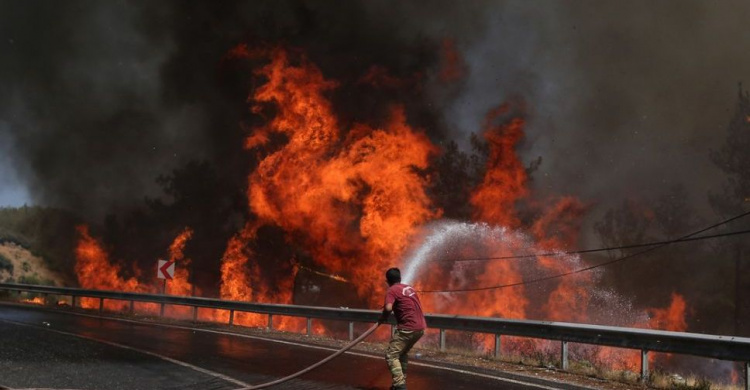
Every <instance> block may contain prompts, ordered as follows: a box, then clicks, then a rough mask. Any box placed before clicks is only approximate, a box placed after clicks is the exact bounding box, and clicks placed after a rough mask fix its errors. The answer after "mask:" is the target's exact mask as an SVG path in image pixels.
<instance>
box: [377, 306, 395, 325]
mask: <svg viewBox="0 0 750 390" xmlns="http://www.w3.org/2000/svg"><path fill="white" fill-rule="evenodd" d="M391 311H393V304H392V303H388V304H386V305H385V306H383V315H381V316H380V318H378V323H379V324H385V323H386V322H388V317H390V315H391Z"/></svg>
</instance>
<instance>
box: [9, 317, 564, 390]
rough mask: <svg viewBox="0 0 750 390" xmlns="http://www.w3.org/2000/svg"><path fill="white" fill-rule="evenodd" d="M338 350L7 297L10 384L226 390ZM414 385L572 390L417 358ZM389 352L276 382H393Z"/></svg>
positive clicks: (351, 385) (379, 385) (337, 385)
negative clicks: (116, 317)
mask: <svg viewBox="0 0 750 390" xmlns="http://www.w3.org/2000/svg"><path fill="white" fill-rule="evenodd" d="M331 353H332V352H330V351H327V350H323V349H319V348H311V347H309V346H303V345H295V344H290V343H281V342H276V341H271V340H263V339H257V338H247V337H241V336H237V335H231V334H221V333H210V332H202V331H199V330H197V331H196V330H191V329H176V328H168V327H162V326H154V325H149V324H141V323H133V322H123V321H118V320H114V319H102V318H91V317H84V316H79V315H75V314H72V313H65V312H60V311H49V310H43V309H39V308H35V307H21V306H16V305H7V304H0V389H2V388H3V387H5V388H12V389H22V388H45V389H112V390H117V389H185V390H189V389H196V390H198V389H201V390H212V389H215V390H223V389H227V390H228V389H240V388H242V387H245V386H248V385H251V384H257V383H263V382H267V381H270V380H273V379H277V378H280V377H283V376H286V375H288V374H291V373H293V372H296V371H298V370H300V369H303V368H305V367H307V366H309V365H311V364H313V363H315V362H317V361H319V360H321V359H323V358H325V357H326V356H328V355H330V354H331ZM408 381H409V383H408V385H409V389H411V390H422V389H425V390H426V389H430V390H432V389H537V390H538V389H557V388H560V389H564V388H567V387H558V386H556V385H552V386H550V385H549V384H546V385H545V384H539V383H537V384H534V383H528V384H522V383H518V380H517V378H516V380H514V379H494V378H491V377H489V376H487V375H481V374H480V375H477V374H470V373H460V372H457V371H455V370H446V369H440V368H434V367H427V366H421V365H418V364H412V365H410V367H409V379H408ZM389 386H390V376H389V373H388V371H387V369H386V366H385V361H384V360H383V359H381V358H373V357H368V356H360V355H353V354H345V355H343V356H341V357H339V358H337V359H335V360H334V361H332V362H330V363H329V364H327V365H325V366H323V367H321V368H319V369H317V370H315V371H313V372H311V373H309V374H306V375H305V376H303V377H302V378H301V379H295V380H292V381H290V382H287V383H285V384H283V385H280V386H277V387H274V389H388V388H389Z"/></svg>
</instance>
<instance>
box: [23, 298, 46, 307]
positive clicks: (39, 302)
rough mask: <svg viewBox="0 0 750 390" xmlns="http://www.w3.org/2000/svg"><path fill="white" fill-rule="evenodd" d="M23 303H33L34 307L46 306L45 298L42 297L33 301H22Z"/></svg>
mask: <svg viewBox="0 0 750 390" xmlns="http://www.w3.org/2000/svg"><path fill="white" fill-rule="evenodd" d="M21 302H23V303H31V304H33V305H44V304H45V302H44V298H42V297H34V298H32V299H21Z"/></svg>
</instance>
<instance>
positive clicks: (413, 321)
mask: <svg viewBox="0 0 750 390" xmlns="http://www.w3.org/2000/svg"><path fill="white" fill-rule="evenodd" d="M389 303H392V304H393V314H394V315H395V316H396V322H397V323H398V328H399V329H403V330H423V329H425V328H427V322H426V321H425V319H424V314H423V313H422V303H421V302H419V297H418V296H417V292H416V291H414V289H413V288H412V287H411V286H408V285H406V284H403V283H396V284H394V285H393V286H390V287H388V291H387V292H386V293H385V304H386V305H387V304H389Z"/></svg>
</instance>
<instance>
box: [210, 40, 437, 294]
mask: <svg viewBox="0 0 750 390" xmlns="http://www.w3.org/2000/svg"><path fill="white" fill-rule="evenodd" d="M270 57H271V58H270V59H271V61H270V63H269V64H268V65H266V66H265V67H263V68H262V69H261V70H260V72H259V73H260V74H261V75H263V76H265V77H266V78H267V80H268V81H267V83H266V84H264V85H263V86H261V87H260V88H258V89H257V90H256V91H255V93H254V95H253V96H251V98H250V101H251V102H253V109H254V110H255V111H256V112H261V111H262V109H263V107H264V106H263V105H272V106H273V107H274V108H275V109H276V116H275V117H274V118H273V119H272V120H271V121H270V122H269V123H268V124H267V125H266V126H264V127H262V128H259V129H256V130H255V133H254V135H252V136H251V137H249V138H248V140H247V143H246V146H247V147H248V148H254V147H260V146H263V145H265V144H266V142H267V141H268V139H269V135H270V134H272V133H281V134H284V135H285V136H286V137H287V138H288V142H287V143H286V144H285V145H283V147H281V148H280V149H278V150H276V151H274V152H272V153H270V154H268V155H267V156H266V157H265V158H264V159H263V160H262V161H261V162H260V164H259V165H258V168H257V169H256V170H255V171H254V172H253V173H252V174H251V175H250V177H249V186H248V188H249V190H248V201H249V206H250V209H251V210H252V211H253V212H254V213H255V214H256V215H257V216H258V218H259V223H260V224H273V225H276V226H279V227H281V228H283V229H284V231H286V232H287V233H288V234H289V235H290V236H293V237H294V238H295V239H297V240H299V242H300V243H301V244H302V245H303V246H304V248H305V249H307V250H308V251H309V253H310V254H311V255H312V258H313V259H314V261H315V262H316V263H317V264H318V265H320V266H321V267H323V268H325V269H326V270H327V271H329V272H330V273H334V274H341V275H344V277H345V278H347V279H350V280H351V281H352V283H353V286H354V287H355V288H356V291H357V292H358V293H359V294H360V295H361V296H368V297H369V296H370V295H371V294H372V292H373V291H381V290H382V289H383V286H382V277H379V275H380V274H381V273H382V270H383V269H386V268H388V266H392V265H395V264H396V261H397V260H398V258H399V255H400V254H401V253H402V252H403V251H404V249H405V248H406V247H407V245H408V243H409V239H410V237H411V236H412V234H414V232H415V231H416V229H417V228H418V226H420V225H421V224H422V223H424V222H425V221H427V220H429V219H431V218H434V217H435V216H437V215H439V213H438V212H437V211H436V210H434V209H433V208H432V207H431V202H430V199H429V198H428V196H427V194H426V191H425V187H426V185H427V180H426V179H424V178H423V177H422V176H420V175H419V173H418V169H425V168H427V166H428V162H429V157H430V156H431V155H432V154H433V153H436V151H437V149H436V148H435V147H434V146H432V144H431V143H430V142H429V140H428V139H427V137H426V136H425V135H424V134H423V133H422V132H420V131H416V130H414V129H412V128H411V127H410V126H409V125H407V124H406V118H405V114H404V112H403V110H402V109H401V108H399V107H397V106H394V108H393V110H392V113H391V116H390V118H389V119H388V120H387V122H386V123H385V124H384V125H383V126H380V127H370V126H368V125H363V124H359V125H355V126H354V128H353V129H350V131H348V132H347V136H346V137H342V136H341V134H342V131H341V129H340V124H339V123H338V120H337V118H336V116H335V115H334V113H333V109H332V107H331V103H330V102H329V100H328V99H327V98H326V97H325V93H326V91H328V90H330V89H332V88H335V87H336V83H334V82H332V81H328V80H326V79H325V78H324V77H323V75H322V73H321V72H320V70H319V69H318V68H317V67H315V66H314V65H313V64H311V63H310V62H309V61H308V60H307V59H305V58H304V57H302V58H299V59H297V61H295V63H296V65H292V64H291V61H290V59H289V55H288V53H287V52H286V51H284V50H280V49H278V50H274V51H272V52H271V54H270ZM252 236H253V235H252V234H239V235H238V236H237V237H235V238H234V239H233V240H232V242H230V245H229V247H230V248H228V249H227V255H228V256H227V255H225V261H224V264H225V265H224V266H222V271H223V272H222V275H223V276H222V278H223V279H222V280H223V281H224V283H226V284H229V285H230V286H235V285H236V284H238V283H236V282H235V281H234V280H233V279H235V278H244V279H245V280H244V281H241V282H240V283H239V284H240V285H244V286H252V289H256V290H257V289H259V288H260V289H263V288H264V286H263V281H261V280H252V276H250V280H247V278H248V272H245V273H240V272H232V273H231V274H228V273H225V272H224V271H225V270H226V271H229V269H230V268H231V267H233V265H234V264H239V263H242V264H245V263H246V262H247V261H246V260H245V258H246V254H242V255H240V256H239V257H237V256H235V255H233V253H236V252H241V248H242V246H243V241H244V242H246V241H247V240H249V239H252ZM249 271H250V272H249V273H250V274H252V273H253V270H252V266H251V268H250V270H249ZM293 276H294V275H289V277H290V278H291V277H293ZM247 288H250V287H242V288H240V289H247ZM222 289H224V288H222ZM228 289H230V290H235V291H237V293H232V294H227V295H226V296H227V297H232V298H233V299H239V298H242V297H247V296H248V294H247V293H246V291H245V292H244V293H239V292H240V291H239V290H236V287H228ZM222 291H224V290H222ZM227 291H229V290H227ZM263 296H264V295H263V294H258V292H257V291H256V293H255V297H257V299H258V300H263ZM276 298H277V299H276V300H277V301H281V302H282V303H287V302H288V300H290V299H291V295H290V294H287V295H285V296H283V297H276ZM378 300H379V299H378Z"/></svg>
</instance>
